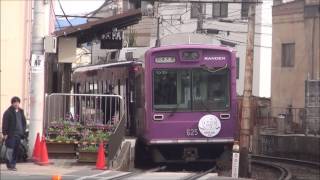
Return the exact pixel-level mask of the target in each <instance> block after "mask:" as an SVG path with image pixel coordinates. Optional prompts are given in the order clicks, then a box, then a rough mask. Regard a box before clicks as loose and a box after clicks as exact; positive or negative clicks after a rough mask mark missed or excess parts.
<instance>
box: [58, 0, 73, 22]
mask: <svg viewBox="0 0 320 180" xmlns="http://www.w3.org/2000/svg"><path fill="white" fill-rule="evenodd" d="M58 3H59V6H60V9H61V11H62V13H63V15H64V17H65V18H66V20H67V21H68V23H69V24H70V26H71V27H73V26H72V24H71V22H70V21H69V19H68V17H67V15H66V13H65V12H64V10H63V8H62V5H61V2H60V0H58Z"/></svg>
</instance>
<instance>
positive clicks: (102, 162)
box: [96, 142, 106, 170]
mask: <svg viewBox="0 0 320 180" xmlns="http://www.w3.org/2000/svg"><path fill="white" fill-rule="evenodd" d="M96 169H100V170H105V169H106V157H105V155H104V145H103V143H102V142H101V143H100V145H99V150H98V158H97V163H96Z"/></svg>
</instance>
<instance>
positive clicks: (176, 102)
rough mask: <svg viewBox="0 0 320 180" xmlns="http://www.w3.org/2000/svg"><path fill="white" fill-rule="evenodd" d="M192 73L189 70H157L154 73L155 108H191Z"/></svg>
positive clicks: (165, 109)
mask: <svg viewBox="0 0 320 180" xmlns="http://www.w3.org/2000/svg"><path fill="white" fill-rule="evenodd" d="M190 80H191V74H190V71H188V70H175V69H170V70H169V69H166V70H155V71H154V73H153V89H154V91H153V92H154V93H153V97H154V98H153V99H154V109H155V110H159V111H167V110H170V111H176V110H186V109H190V105H191V103H190V101H191V98H190V89H191V83H190V82H191V81H190Z"/></svg>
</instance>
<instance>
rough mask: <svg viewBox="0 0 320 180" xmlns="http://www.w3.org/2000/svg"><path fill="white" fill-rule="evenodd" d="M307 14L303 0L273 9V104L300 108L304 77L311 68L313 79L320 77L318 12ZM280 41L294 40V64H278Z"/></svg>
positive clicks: (273, 105)
mask: <svg viewBox="0 0 320 180" xmlns="http://www.w3.org/2000/svg"><path fill="white" fill-rule="evenodd" d="M308 12H309V11H308ZM306 13H307V12H306V11H305V3H304V1H303V0H298V1H295V2H290V3H287V4H281V5H278V6H275V7H274V8H273V38H272V48H273V49H272V81H271V82H272V85H271V92H272V93H271V99H272V107H287V106H288V105H292V106H293V107H297V108H303V107H304V105H305V80H306V79H307V78H308V77H309V78H310V77H311V72H312V69H313V71H314V78H315V79H319V77H320V76H319V71H320V70H319V69H320V66H319V61H320V59H319V39H320V37H319V34H320V33H319V27H320V26H319V13H318V15H317V17H314V18H312V17H306ZM312 40H313V43H314V44H313V45H312V43H311V42H312ZM282 43H295V62H294V67H281V56H282V52H281V45H282ZM312 47H313V48H312ZM312 52H313V53H312ZM312 56H313V61H314V62H313V65H311V64H312V63H311V62H312Z"/></svg>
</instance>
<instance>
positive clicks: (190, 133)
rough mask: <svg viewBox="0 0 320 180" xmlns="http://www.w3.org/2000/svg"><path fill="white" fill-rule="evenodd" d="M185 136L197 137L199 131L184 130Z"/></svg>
mask: <svg viewBox="0 0 320 180" xmlns="http://www.w3.org/2000/svg"><path fill="white" fill-rule="evenodd" d="M186 134H187V136H197V135H198V134H199V130H198V129H196V128H194V129H193V128H189V129H186Z"/></svg>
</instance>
